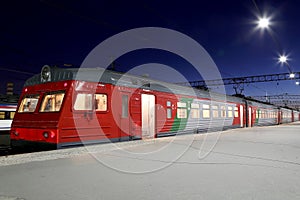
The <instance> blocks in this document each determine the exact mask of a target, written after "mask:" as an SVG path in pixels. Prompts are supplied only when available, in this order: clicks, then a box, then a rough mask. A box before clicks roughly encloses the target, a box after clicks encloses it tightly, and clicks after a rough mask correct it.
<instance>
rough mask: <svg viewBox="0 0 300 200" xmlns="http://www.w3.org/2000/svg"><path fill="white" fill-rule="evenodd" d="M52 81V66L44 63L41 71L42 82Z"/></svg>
mask: <svg viewBox="0 0 300 200" xmlns="http://www.w3.org/2000/svg"><path fill="white" fill-rule="evenodd" d="M49 81H51V68H50V66H49V65H44V66H43V68H42V71H41V82H42V83H44V82H49Z"/></svg>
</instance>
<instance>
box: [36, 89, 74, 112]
mask: <svg viewBox="0 0 300 200" xmlns="http://www.w3.org/2000/svg"><path fill="white" fill-rule="evenodd" d="M64 96H65V93H64V92H57V93H51V94H46V95H45V97H44V99H43V101H42V105H41V108H40V112H59V111H60V108H61V104H62V101H63V99H64ZM76 100H77V99H76Z"/></svg>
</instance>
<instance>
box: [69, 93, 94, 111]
mask: <svg viewBox="0 0 300 200" xmlns="http://www.w3.org/2000/svg"><path fill="white" fill-rule="evenodd" d="M92 96H93V95H92V94H83V93H79V94H77V96H76V100H75V103H74V110H92V109H93V106H92Z"/></svg>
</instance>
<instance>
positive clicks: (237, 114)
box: [234, 107, 239, 117]
mask: <svg viewBox="0 0 300 200" xmlns="http://www.w3.org/2000/svg"><path fill="white" fill-rule="evenodd" d="M234 117H239V109H238V107H234Z"/></svg>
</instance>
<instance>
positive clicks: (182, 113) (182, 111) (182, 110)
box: [177, 102, 187, 119]
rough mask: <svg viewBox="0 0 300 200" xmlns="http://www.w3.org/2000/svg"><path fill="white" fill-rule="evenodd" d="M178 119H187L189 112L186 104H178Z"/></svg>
mask: <svg viewBox="0 0 300 200" xmlns="http://www.w3.org/2000/svg"><path fill="white" fill-rule="evenodd" d="M177 118H179V119H181V118H187V110H186V103H185V102H177Z"/></svg>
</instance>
